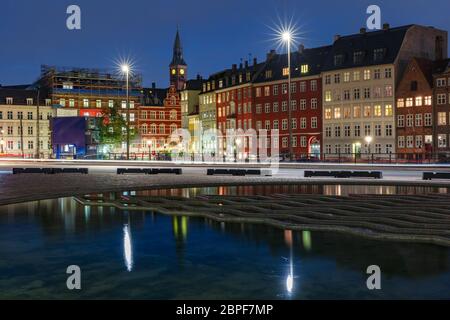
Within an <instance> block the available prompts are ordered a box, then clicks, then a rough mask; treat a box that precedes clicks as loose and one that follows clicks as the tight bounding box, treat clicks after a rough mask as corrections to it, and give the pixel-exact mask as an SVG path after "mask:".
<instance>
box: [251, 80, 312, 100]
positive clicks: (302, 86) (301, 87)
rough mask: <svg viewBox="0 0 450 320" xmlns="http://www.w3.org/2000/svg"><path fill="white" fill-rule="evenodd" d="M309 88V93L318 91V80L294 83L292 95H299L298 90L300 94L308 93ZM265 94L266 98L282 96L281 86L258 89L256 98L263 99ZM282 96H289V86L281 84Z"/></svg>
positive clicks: (292, 84)
mask: <svg viewBox="0 0 450 320" xmlns="http://www.w3.org/2000/svg"><path fill="white" fill-rule="evenodd" d="M308 84H309V86H308ZM308 87H309V91H317V80H310V81H300V82H298V83H297V82H292V83H291V93H297V89H298V91H299V92H307V91H308ZM263 90H264V91H263ZM263 93H264V97H270V96H271V95H273V96H277V95H279V94H280V86H279V85H278V84H275V85H272V86H264V87H256V89H255V95H256V97H257V98H258V97H261V96H262V94H263ZM281 94H288V84H287V83H283V84H281Z"/></svg>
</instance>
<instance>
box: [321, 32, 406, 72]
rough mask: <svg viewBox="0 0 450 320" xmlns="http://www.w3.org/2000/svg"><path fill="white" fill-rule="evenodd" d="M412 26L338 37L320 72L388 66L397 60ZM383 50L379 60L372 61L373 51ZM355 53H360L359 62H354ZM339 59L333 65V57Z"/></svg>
mask: <svg viewBox="0 0 450 320" xmlns="http://www.w3.org/2000/svg"><path fill="white" fill-rule="evenodd" d="M412 26H413V25H407V26H401V27H397V28H390V29H387V30H378V31H373V32H363V33H359V34H353V35H349V36H343V37H339V39H337V40H336V41H335V42H334V43H333V46H332V50H331V52H330V54H329V55H328V58H327V59H326V61H325V65H324V67H323V68H322V71H330V70H337V69H345V68H354V67H358V66H369V65H377V64H390V63H393V62H394V61H395V59H396V58H397V55H398V52H399V50H400V47H401V45H402V43H403V39H404V38H405V35H406V32H407V31H408V29H409V28H411V27H412ZM375 49H383V50H384V52H383V53H382V54H381V57H380V59H378V60H375V59H374V50H375ZM355 52H362V58H361V61H360V62H358V63H355V62H354V59H353V55H354V53H355ZM338 56H339V57H340V59H341V62H340V63H337V64H336V63H335V57H338Z"/></svg>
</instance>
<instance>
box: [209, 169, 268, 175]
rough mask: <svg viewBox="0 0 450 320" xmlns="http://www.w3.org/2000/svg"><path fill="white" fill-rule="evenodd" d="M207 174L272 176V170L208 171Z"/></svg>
mask: <svg viewBox="0 0 450 320" xmlns="http://www.w3.org/2000/svg"><path fill="white" fill-rule="evenodd" d="M206 174H207V175H208V176H212V175H232V176H246V175H254V176H261V175H263V176H271V175H272V171H271V170H261V169H207V170H206Z"/></svg>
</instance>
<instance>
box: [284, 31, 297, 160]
mask: <svg viewBox="0 0 450 320" xmlns="http://www.w3.org/2000/svg"><path fill="white" fill-rule="evenodd" d="M281 40H282V41H283V42H284V43H286V47H287V58H288V126H289V158H290V159H291V160H292V157H293V154H294V151H293V146H292V140H293V136H292V108H291V41H292V33H291V31H289V30H285V31H283V32H282V33H281Z"/></svg>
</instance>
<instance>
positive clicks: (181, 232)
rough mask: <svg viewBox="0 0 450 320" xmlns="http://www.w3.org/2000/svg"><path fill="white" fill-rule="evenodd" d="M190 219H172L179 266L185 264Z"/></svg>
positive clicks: (174, 217) (180, 217)
mask: <svg viewBox="0 0 450 320" xmlns="http://www.w3.org/2000/svg"><path fill="white" fill-rule="evenodd" d="M188 222H189V221H188V217H186V216H173V217H172V230H173V236H174V239H175V250H176V253H177V258H178V262H179V264H180V265H181V266H182V265H183V264H184V252H185V245H186V240H187V233H188Z"/></svg>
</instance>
